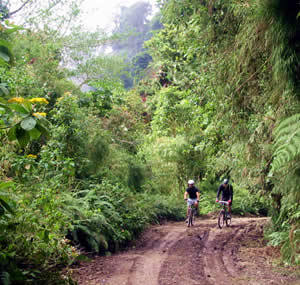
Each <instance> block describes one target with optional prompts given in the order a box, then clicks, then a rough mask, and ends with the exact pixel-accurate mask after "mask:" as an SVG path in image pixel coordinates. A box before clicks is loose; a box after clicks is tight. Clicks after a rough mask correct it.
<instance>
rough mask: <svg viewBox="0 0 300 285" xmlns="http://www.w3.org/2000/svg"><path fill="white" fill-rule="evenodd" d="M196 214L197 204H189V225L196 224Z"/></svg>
mask: <svg viewBox="0 0 300 285" xmlns="http://www.w3.org/2000/svg"><path fill="white" fill-rule="evenodd" d="M195 214H196V207H195V204H192V205H189V207H188V223H187V226H188V227H190V226H193V225H194V224H193V221H194V217H195Z"/></svg>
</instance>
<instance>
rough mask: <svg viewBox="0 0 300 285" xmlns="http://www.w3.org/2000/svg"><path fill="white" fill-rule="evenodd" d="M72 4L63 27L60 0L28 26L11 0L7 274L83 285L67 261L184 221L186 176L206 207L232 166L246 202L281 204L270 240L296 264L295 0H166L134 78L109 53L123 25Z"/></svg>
mask: <svg viewBox="0 0 300 285" xmlns="http://www.w3.org/2000/svg"><path fill="white" fill-rule="evenodd" d="M78 2H79V1H78ZM33 3H35V2H33ZM59 3H60V4H64V1H57V4H56V5H58V6H57V8H59V9H60V6H59V5H60V4H59ZM75 4H76V1H66V2H65V5H69V6H68V7H69V8H70V11H69V12H68V13H69V15H68V17H65V18H63V19H62V24H61V25H58V26H55V28H54V25H51V23H53V22H52V21H53V17H54V16H57V17H58V18H59V12H57V11H56V12H55V10H53V9H54V8H55V6H56V5H54V6H51V5H50V6H49V7H48V10H47V9H46V10H45V11H47V13H46V12H45V11H40V13H37V14H32V15H33V16H31V17H29V16H28V18H26V19H28V21H27V22H26V23H25V24H24V27H21V26H16V25H14V24H12V23H11V21H9V20H7V18H9V13H8V8H9V7H7V6H5V4H3V3H1V11H2V12H3V11H4V12H5V11H6V13H4V12H3V13H2V21H1V26H0V36H1V41H0V64H1V66H0V78H1V83H0V92H1V98H0V128H1V129H0V138H1V139H0V154H1V155H0V166H1V168H0V178H1V183H0V221H1V223H0V230H1V231H0V241H1V243H0V249H1V250H0V251H1V253H0V280H1V282H2V283H4V284H25V283H26V282H28V283H30V282H40V283H41V282H44V281H45V280H47V282H48V283H47V284H67V283H69V284H71V283H72V280H71V279H70V278H69V277H68V275H67V274H66V273H62V274H60V277H58V275H57V272H60V271H61V269H62V268H66V267H68V266H69V265H71V264H73V263H74V262H76V261H77V260H80V259H81V258H84V255H83V254H82V253H83V251H85V252H86V251H88V252H91V253H96V254H109V253H110V252H114V251H117V250H119V249H120V248H121V247H123V246H125V245H127V244H128V242H129V241H131V240H133V239H135V238H136V237H137V236H138V235H139V234H140V233H141V232H142V231H143V230H144V229H145V228H146V227H147V226H148V225H149V224H151V223H158V222H160V221H161V220H163V219H168V220H182V219H184V216H185V203H184V201H183V192H184V189H185V187H186V181H187V180H188V179H194V180H195V181H196V185H197V186H198V187H199V188H200V190H201V192H202V195H201V206H200V214H206V213H208V212H211V211H215V210H216V209H217V205H215V204H216V203H215V202H214V201H215V196H216V191H217V187H218V186H219V184H220V182H221V181H222V180H223V178H224V177H227V178H230V181H231V183H232V185H233V187H234V205H233V211H234V213H235V214H240V215H245V214H247V213H251V214H254V215H268V216H270V217H271V220H272V223H271V224H270V225H269V227H268V228H267V229H266V230H265V236H266V239H267V240H268V241H269V243H270V244H271V245H274V246H280V247H281V253H282V261H283V262H284V263H286V264H297V265H299V263H300V253H299V245H300V223H299V221H300V219H299V218H300V206H299V205H300V203H299V202H300V191H299V187H298V184H299V183H298V182H300V168H299V152H300V149H299V139H300V131H299V127H298V125H299V111H300V108H299V107H300V104H299V78H298V75H299V66H300V65H299V53H300V49H299V47H300V24H299V10H300V9H299V5H298V4H296V3H295V1H284V0H254V1H251V2H249V1H237V0H228V1H218V0H215V1H196V0H184V1H175V0H168V1H160V12H159V13H158V15H156V18H155V19H156V21H157V23H158V22H159V25H158V24H157V25H158V27H161V25H162V28H161V29H160V30H157V31H156V32H153V35H152V37H151V38H150V39H149V40H148V41H146V42H145V43H144V47H145V49H146V51H147V53H145V54H147V61H148V60H149V58H152V61H151V63H150V65H149V66H147V65H145V66H144V65H142V64H141V65H138V68H139V73H138V77H137V78H136V80H135V82H136V83H135V85H134V86H133V87H132V88H131V89H130V90H126V89H125V88H124V86H123V85H124V78H126V76H128V74H127V73H126V72H127V71H128V70H129V68H128V66H127V63H128V62H127V61H126V60H124V59H123V58H122V57H120V56H116V55H115V56H114V55H109V56H108V55H103V54H101V53H99V50H101V48H104V47H106V46H107V45H109V44H112V43H114V41H116V42H115V43H116V44H115V45H117V43H118V40H119V35H112V36H111V35H107V34H106V33H105V32H103V31H96V32H87V31H84V30H81V28H80V27H79V26H75V24H74V25H73V24H72V23H73V22H72V21H73V20H74V19H75V18H76V17H77V16H78V14H79V13H80V9H79V6H77V5H75ZM34 7H35V6H32V9H33V8H34ZM128 11H129V10H128ZM55 13H57V14H55ZM157 19H159V21H158V20H157ZM54 20H55V21H56V23H58V22H57V18H55V17H54ZM63 25H66V26H67V27H70V26H72V25H73V26H72V28H71V31H70V32H69V33H65V32H64V29H63V27H64V26H63ZM25 27H26V28H25ZM147 29H148V28H147ZM155 29H157V28H155ZM147 31H148V30H147ZM118 32H119V31H118ZM130 36H132V35H130ZM140 38H141V37H140ZM145 38H147V39H148V38H149V35H147V37H145ZM139 45H140V43H139ZM123 48H124V47H123ZM125 48H126V45H125ZM139 56H141V55H139ZM139 56H138V57H139ZM133 57H134V55H131V59H132V58H133ZM147 64H148V63H147ZM146 66H147V68H146ZM142 67H144V68H146V69H145V70H143V72H142V71H141V70H140V69H141V68H142ZM130 70H131V71H132V69H130ZM124 76H125V77H124ZM142 76H143V77H142ZM70 78H73V79H74V78H77V81H78V82H79V84H74V83H73V82H72V81H71V80H70ZM84 84H86V85H88V86H90V87H91V88H90V89H91V91H89V92H82V91H81V89H80V87H81V86H82V85H84ZM78 85H79V86H78Z"/></svg>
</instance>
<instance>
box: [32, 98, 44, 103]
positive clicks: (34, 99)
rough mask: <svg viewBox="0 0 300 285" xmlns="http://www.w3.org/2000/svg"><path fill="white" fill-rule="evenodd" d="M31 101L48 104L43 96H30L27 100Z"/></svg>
mask: <svg viewBox="0 0 300 285" xmlns="http://www.w3.org/2000/svg"><path fill="white" fill-rule="evenodd" d="M29 102H31V103H42V104H48V103H49V102H48V101H47V100H46V99H45V98H32V99H30V100H29Z"/></svg>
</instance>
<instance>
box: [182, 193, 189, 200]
mask: <svg viewBox="0 0 300 285" xmlns="http://www.w3.org/2000/svg"><path fill="white" fill-rule="evenodd" d="M187 195H188V192H187V191H185V192H184V196H183V197H184V200H187Z"/></svg>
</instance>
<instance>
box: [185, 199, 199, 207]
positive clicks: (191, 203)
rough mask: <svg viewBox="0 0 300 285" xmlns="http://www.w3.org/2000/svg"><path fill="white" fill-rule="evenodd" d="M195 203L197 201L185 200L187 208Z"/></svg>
mask: <svg viewBox="0 0 300 285" xmlns="http://www.w3.org/2000/svg"><path fill="white" fill-rule="evenodd" d="M195 203H197V199H191V198H189V199H188V200H187V205H188V206H192V205H193V204H195Z"/></svg>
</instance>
